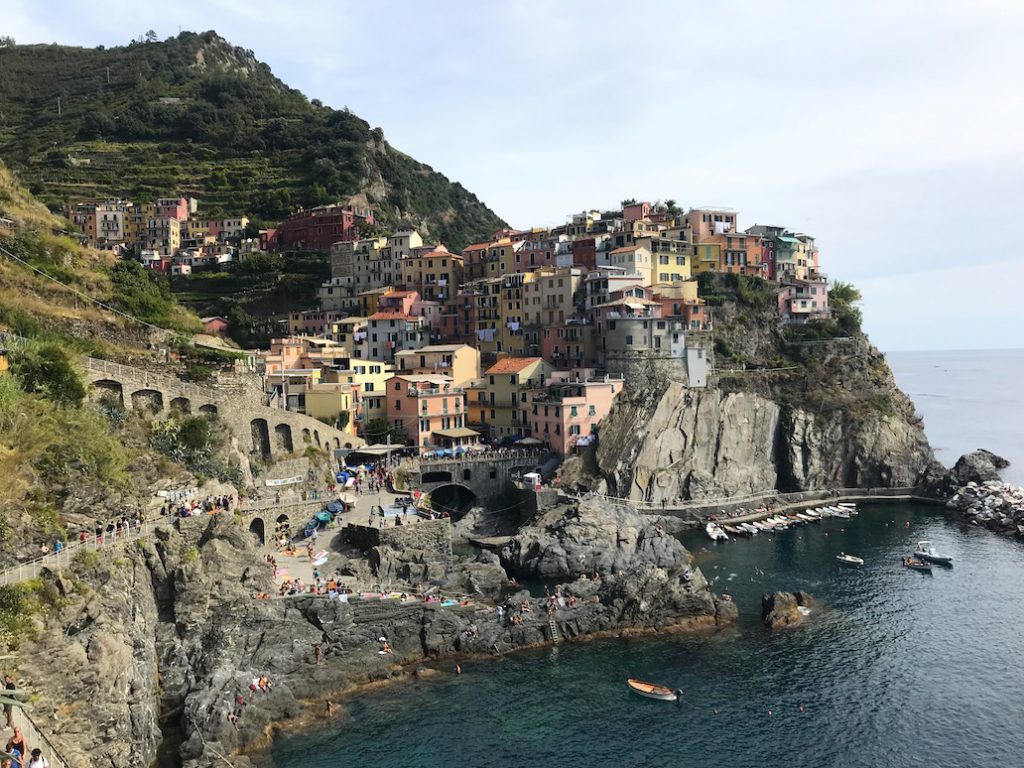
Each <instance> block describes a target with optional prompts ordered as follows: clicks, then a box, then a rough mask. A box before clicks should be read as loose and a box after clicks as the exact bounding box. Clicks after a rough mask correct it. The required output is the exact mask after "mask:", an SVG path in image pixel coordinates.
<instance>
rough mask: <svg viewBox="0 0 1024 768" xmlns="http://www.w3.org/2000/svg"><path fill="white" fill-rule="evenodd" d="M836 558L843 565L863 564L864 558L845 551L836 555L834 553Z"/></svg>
mask: <svg viewBox="0 0 1024 768" xmlns="http://www.w3.org/2000/svg"><path fill="white" fill-rule="evenodd" d="M836 560H838V561H839V562H840V563H842V564H843V565H856V566H861V565H864V558H862V557H857V556H855V555H848V554H846V553H845V552H840V553H839V554H838V555H836Z"/></svg>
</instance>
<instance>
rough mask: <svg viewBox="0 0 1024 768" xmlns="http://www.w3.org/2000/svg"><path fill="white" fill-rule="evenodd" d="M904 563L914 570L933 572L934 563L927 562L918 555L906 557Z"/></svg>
mask: <svg viewBox="0 0 1024 768" xmlns="http://www.w3.org/2000/svg"><path fill="white" fill-rule="evenodd" d="M903 565H904V567H906V568H909V569H910V570H912V571H927V572H928V573H931V572H932V564H931V563H927V562H925V561H924V560H918V559H917V558H916V557H904V558H903Z"/></svg>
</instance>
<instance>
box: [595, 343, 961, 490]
mask: <svg viewBox="0 0 1024 768" xmlns="http://www.w3.org/2000/svg"><path fill="white" fill-rule="evenodd" d="M764 343H765V344H767V342H764ZM838 346H842V353H841V354H840V353H822V357H823V359H821V360H817V359H814V360H807V361H805V362H804V364H803V366H792V368H793V369H794V370H792V371H788V372H787V376H789V378H788V379H786V378H785V377H782V378H780V380H779V381H778V382H775V381H774V380H771V378H770V377H767V379H768V383H765V381H764V379H762V378H759V377H757V376H753V375H751V376H746V377H739V378H737V377H732V378H728V379H724V378H723V379H722V380H721V381H719V382H718V385H717V386H709V387H708V388H707V389H691V388H687V387H685V386H683V385H682V384H681V383H679V382H674V381H669V382H665V383H664V387H663V388H662V389H661V390H660V392H659V391H653V392H652V391H650V390H637V391H634V390H631V389H630V387H629V382H627V391H626V392H625V393H623V395H622V396H620V397H619V398H618V399H617V400H616V403H615V406H614V408H613V409H612V412H611V414H610V415H609V416H608V417H607V418H606V419H605V420H604V421H603V422H602V423H601V427H600V433H599V434H600V439H599V444H598V448H597V451H596V463H597V467H596V470H597V472H598V474H599V476H600V480H599V481H598V482H599V485H603V488H599V490H601V489H603V490H605V491H607V492H608V493H609V494H611V495H614V496H622V497H626V498H631V499H644V500H647V501H654V502H658V501H662V500H667V501H670V502H671V501H673V500H686V499H701V498H717V497H723V496H731V495H743V494H750V493H761V492H765V491H773V490H775V491H781V492H789V491H804V490H812V489H824V488H865V487H876V488H877V487H911V486H914V487H916V486H918V485H921V484H923V483H924V482H926V481H928V480H929V479H930V478H937V477H940V476H941V474H942V473H943V471H944V470H943V468H942V467H941V466H940V465H938V463H937V462H936V461H935V459H934V455H933V453H932V450H931V447H930V446H929V445H928V440H927V438H926V437H925V434H924V429H923V426H922V423H921V420H920V418H918V416H917V415H916V413H915V412H914V407H913V404H912V403H911V402H910V400H909V399H908V398H907V397H906V396H905V395H904V394H903V393H902V392H900V391H899V390H898V389H897V388H896V385H895V382H894V380H893V378H892V373H891V371H890V370H889V368H888V365H887V364H886V363H885V360H884V358H883V357H882V356H881V354H880V353H879V352H878V351H877V350H875V349H874V348H872V347H871V346H870V345H869V344H868V343H867V341H866V340H865V339H863V338H859V339H855V340H854V341H853V342H851V343H849V344H846V345H838ZM805 354H807V353H805ZM801 368H802V370H801ZM758 382H761V383H758ZM712 384H714V382H712Z"/></svg>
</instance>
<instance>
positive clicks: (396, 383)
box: [395, 381, 402, 392]
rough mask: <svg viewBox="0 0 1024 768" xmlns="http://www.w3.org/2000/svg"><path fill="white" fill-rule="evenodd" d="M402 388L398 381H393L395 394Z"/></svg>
mask: <svg viewBox="0 0 1024 768" xmlns="http://www.w3.org/2000/svg"><path fill="white" fill-rule="evenodd" d="M401 388H402V384H401V382H399V381H395V392H398V391H399V390H400V389H401Z"/></svg>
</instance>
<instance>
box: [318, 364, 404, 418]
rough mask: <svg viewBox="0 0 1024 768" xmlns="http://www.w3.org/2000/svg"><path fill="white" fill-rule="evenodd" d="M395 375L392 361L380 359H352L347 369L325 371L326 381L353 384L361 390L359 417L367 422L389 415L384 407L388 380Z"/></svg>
mask: <svg viewBox="0 0 1024 768" xmlns="http://www.w3.org/2000/svg"><path fill="white" fill-rule="evenodd" d="M394 375H395V368H394V366H393V365H391V364H390V363H385V362H382V361H380V360H352V361H351V362H350V364H349V367H348V368H346V369H332V370H328V371H325V372H324V382H326V383H331V384H351V385H353V386H355V387H357V388H358V390H359V406H360V410H359V417H360V418H358V419H357V421H359V422H360V423H365V422H367V421H372V420H373V419H378V418H380V419H383V418H386V417H387V411H386V409H385V407H384V397H385V395H386V392H385V390H386V389H387V382H388V380H389V379H390V378H391V377H392V376H394Z"/></svg>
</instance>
